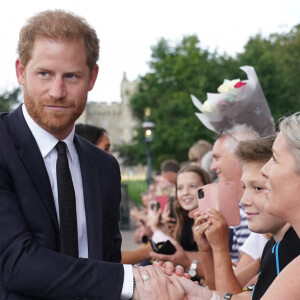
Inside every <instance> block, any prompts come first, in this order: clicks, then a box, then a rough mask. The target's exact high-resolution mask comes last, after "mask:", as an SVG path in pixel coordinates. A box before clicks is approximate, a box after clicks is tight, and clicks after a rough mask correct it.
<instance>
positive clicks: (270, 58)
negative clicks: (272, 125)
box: [238, 25, 300, 120]
mask: <svg viewBox="0 0 300 300" xmlns="http://www.w3.org/2000/svg"><path fill="white" fill-rule="evenodd" d="M238 61H239V63H240V65H246V64H247V65H252V66H254V68H255V70H256V73H257V76H258V78H259V80H260V83H261V86H262V89H263V91H264V93H265V96H266V99H267V100H268V103H269V106H270V109H271V112H272V114H273V117H274V119H275V120H277V119H278V118H280V117H282V116H283V115H289V114H291V113H293V112H295V111H298V110H299V104H300V82H299V81H300V25H297V26H295V27H294V28H293V29H292V30H291V31H290V32H289V33H287V34H271V35H270V36H269V38H268V39H266V38H265V39H264V38H262V37H261V36H260V35H257V36H255V37H253V38H251V39H250V40H249V41H248V43H247V45H246V46H245V52H244V53H242V54H240V55H239V56H238Z"/></svg>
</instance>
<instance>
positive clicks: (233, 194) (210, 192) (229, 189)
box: [198, 181, 241, 226]
mask: <svg viewBox="0 0 300 300" xmlns="http://www.w3.org/2000/svg"><path fill="white" fill-rule="evenodd" d="M208 208H214V209H216V210H217V211H219V212H221V213H222V215H223V216H224V218H225V220H226V222H227V225H228V226H237V225H239V224H240V223H241V216H240V208H239V197H238V189H237V185H236V183H235V182H233V181H226V182H216V183H210V184H207V185H204V186H202V187H201V188H200V189H199V190H198V209H199V210H201V211H206V210H207V209H208Z"/></svg>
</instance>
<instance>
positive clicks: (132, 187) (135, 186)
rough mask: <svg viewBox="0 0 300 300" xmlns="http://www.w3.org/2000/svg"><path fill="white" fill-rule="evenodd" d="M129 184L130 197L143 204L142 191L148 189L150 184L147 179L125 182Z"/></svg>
mask: <svg viewBox="0 0 300 300" xmlns="http://www.w3.org/2000/svg"><path fill="white" fill-rule="evenodd" d="M124 184H125V185H126V186H127V192H128V197H129V198H130V200H132V201H133V202H134V203H135V204H137V205H143V204H142V200H141V193H143V192H145V191H147V189H148V186H147V182H146V181H145V180H130V181H127V182H124Z"/></svg>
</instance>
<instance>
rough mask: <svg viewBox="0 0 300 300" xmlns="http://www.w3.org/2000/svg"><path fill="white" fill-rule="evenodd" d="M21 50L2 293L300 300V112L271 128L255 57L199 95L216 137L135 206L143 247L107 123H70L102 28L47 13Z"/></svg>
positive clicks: (168, 169) (2, 169) (8, 122)
mask: <svg viewBox="0 0 300 300" xmlns="http://www.w3.org/2000/svg"><path fill="white" fill-rule="evenodd" d="M18 55H19V57H18V58H17V60H16V66H15V67H16V74H17V80H18V82H19V84H20V85H21V86H23V92H24V93H23V94H24V103H22V104H21V105H20V106H19V107H17V108H16V109H15V110H14V111H12V112H10V113H2V114H1V115H0V139H1V141H2V143H1V144H0V236H1V239H0V270H1V271H0V279H1V280H0V299H11V300H21V299H24V300H28V299H64V300H66V299H143V300H148V299H149V300H152V299H166V300H167V299H170V300H177V299H193V300H194V299H197V300H200V299H207V300H210V299H212V300H216V299H232V300H235V299H244V298H246V299H264V300H269V299H272V300H274V299H275V300H276V299H282V298H284V297H285V298H287V299H298V297H299V296H298V294H299V284H298V278H299V277H300V256H299V254H300V253H299V252H300V241H299V236H300V221H299V220H300V201H299V196H298V195H299V193H298V192H299V190H300V112H298V113H295V114H293V115H291V116H289V117H285V118H283V119H282V120H281V122H280V124H279V129H280V131H279V132H278V133H277V134H276V133H275V126H274V122H273V119H272V117H271V114H270V111H269V108H268V106H267V102H266V100H265V98H264V95H263V92H262V89H261V87H260V84H259V81H258V79H257V77H256V74H255V71H254V69H253V68H252V67H242V69H243V70H244V71H245V72H246V73H247V75H248V80H246V81H243V82H242V81H240V80H235V81H234V82H231V83H230V84H229V85H230V86H228V82H226V83H224V84H223V85H222V86H220V87H219V91H220V94H216V95H215V96H214V97H212V96H211V95H212V94H210V96H208V100H207V102H205V103H204V104H203V105H202V104H201V103H199V101H198V100H197V99H196V98H195V97H193V102H194V104H195V105H196V106H197V107H198V108H199V109H200V110H201V112H202V113H201V114H197V116H198V118H199V119H200V121H201V122H203V124H204V125H205V126H206V127H207V128H208V129H210V130H213V131H215V132H216V133H217V134H218V135H217V138H216V140H215V142H214V144H213V145H211V144H210V143H208V142H207V141H204V140H199V141H196V142H195V144H193V145H191V147H190V150H189V152H188V153H187V158H188V159H189V162H185V163H184V164H182V165H181V164H179V163H178V162H177V161H176V160H174V159H172V158H170V159H168V160H165V161H164V162H162V164H161V168H160V170H159V172H158V173H157V174H156V176H155V178H154V179H153V182H152V184H151V185H150V186H149V189H148V190H147V191H145V192H144V193H142V195H141V199H142V203H143V206H142V207H133V208H132V209H131V211H130V216H131V218H132V221H133V222H134V223H135V224H136V231H135V241H136V242H137V244H142V245H143V246H141V247H137V249H135V250H131V251H126V250H123V251H121V241H122V238H121V234H120V231H119V226H118V225H119V224H118V223H119V218H120V211H119V204H120V200H121V194H120V170H119V166H118V163H117V161H116V159H115V158H114V156H113V155H112V154H111V149H110V148H111V145H110V141H109V132H107V131H106V130H105V129H104V128H98V127H96V126H92V125H84V124H77V125H76V126H75V121H76V120H77V119H78V117H79V116H80V115H81V113H82V112H83V110H84V108H85V105H86V101H87V94H88V92H89V91H90V90H92V88H93V86H94V84H95V82H96V79H97V75H98V71H99V68H98V65H97V60H98V57H99V40H98V37H97V34H96V32H95V30H94V29H93V28H92V27H91V26H90V25H89V24H88V23H87V22H86V21H85V20H84V19H82V18H81V17H78V16H76V15H74V14H72V13H70V12H65V11H62V10H53V11H50V10H49V11H44V12H41V13H38V14H37V15H35V16H33V17H32V18H30V19H29V20H28V21H27V23H26V24H25V25H24V27H23V28H22V29H21V31H20V37H19V43H18ZM224 85H226V86H225V87H226V88H225V87H224ZM212 99H214V100H212ZM215 100H217V101H219V102H218V103H217V104H216V103H215V102H214V101H215ZM208 108H209V109H208ZM254 114H256V115H260V122H257V119H256V118H254ZM207 203H208V204H207ZM204 205H208V206H207V208H206V209H204V208H203V207H205V206H204ZM228 207H230V209H228Z"/></svg>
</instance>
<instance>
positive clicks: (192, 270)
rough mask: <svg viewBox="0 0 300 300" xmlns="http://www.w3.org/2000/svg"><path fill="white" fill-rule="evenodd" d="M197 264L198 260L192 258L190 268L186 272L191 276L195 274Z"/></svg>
mask: <svg viewBox="0 0 300 300" xmlns="http://www.w3.org/2000/svg"><path fill="white" fill-rule="evenodd" d="M197 264H198V261H197V260H196V259H193V260H192V263H191V266H190V269H189V272H188V273H189V275H190V276H191V277H192V278H193V277H195V276H196V275H197Z"/></svg>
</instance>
